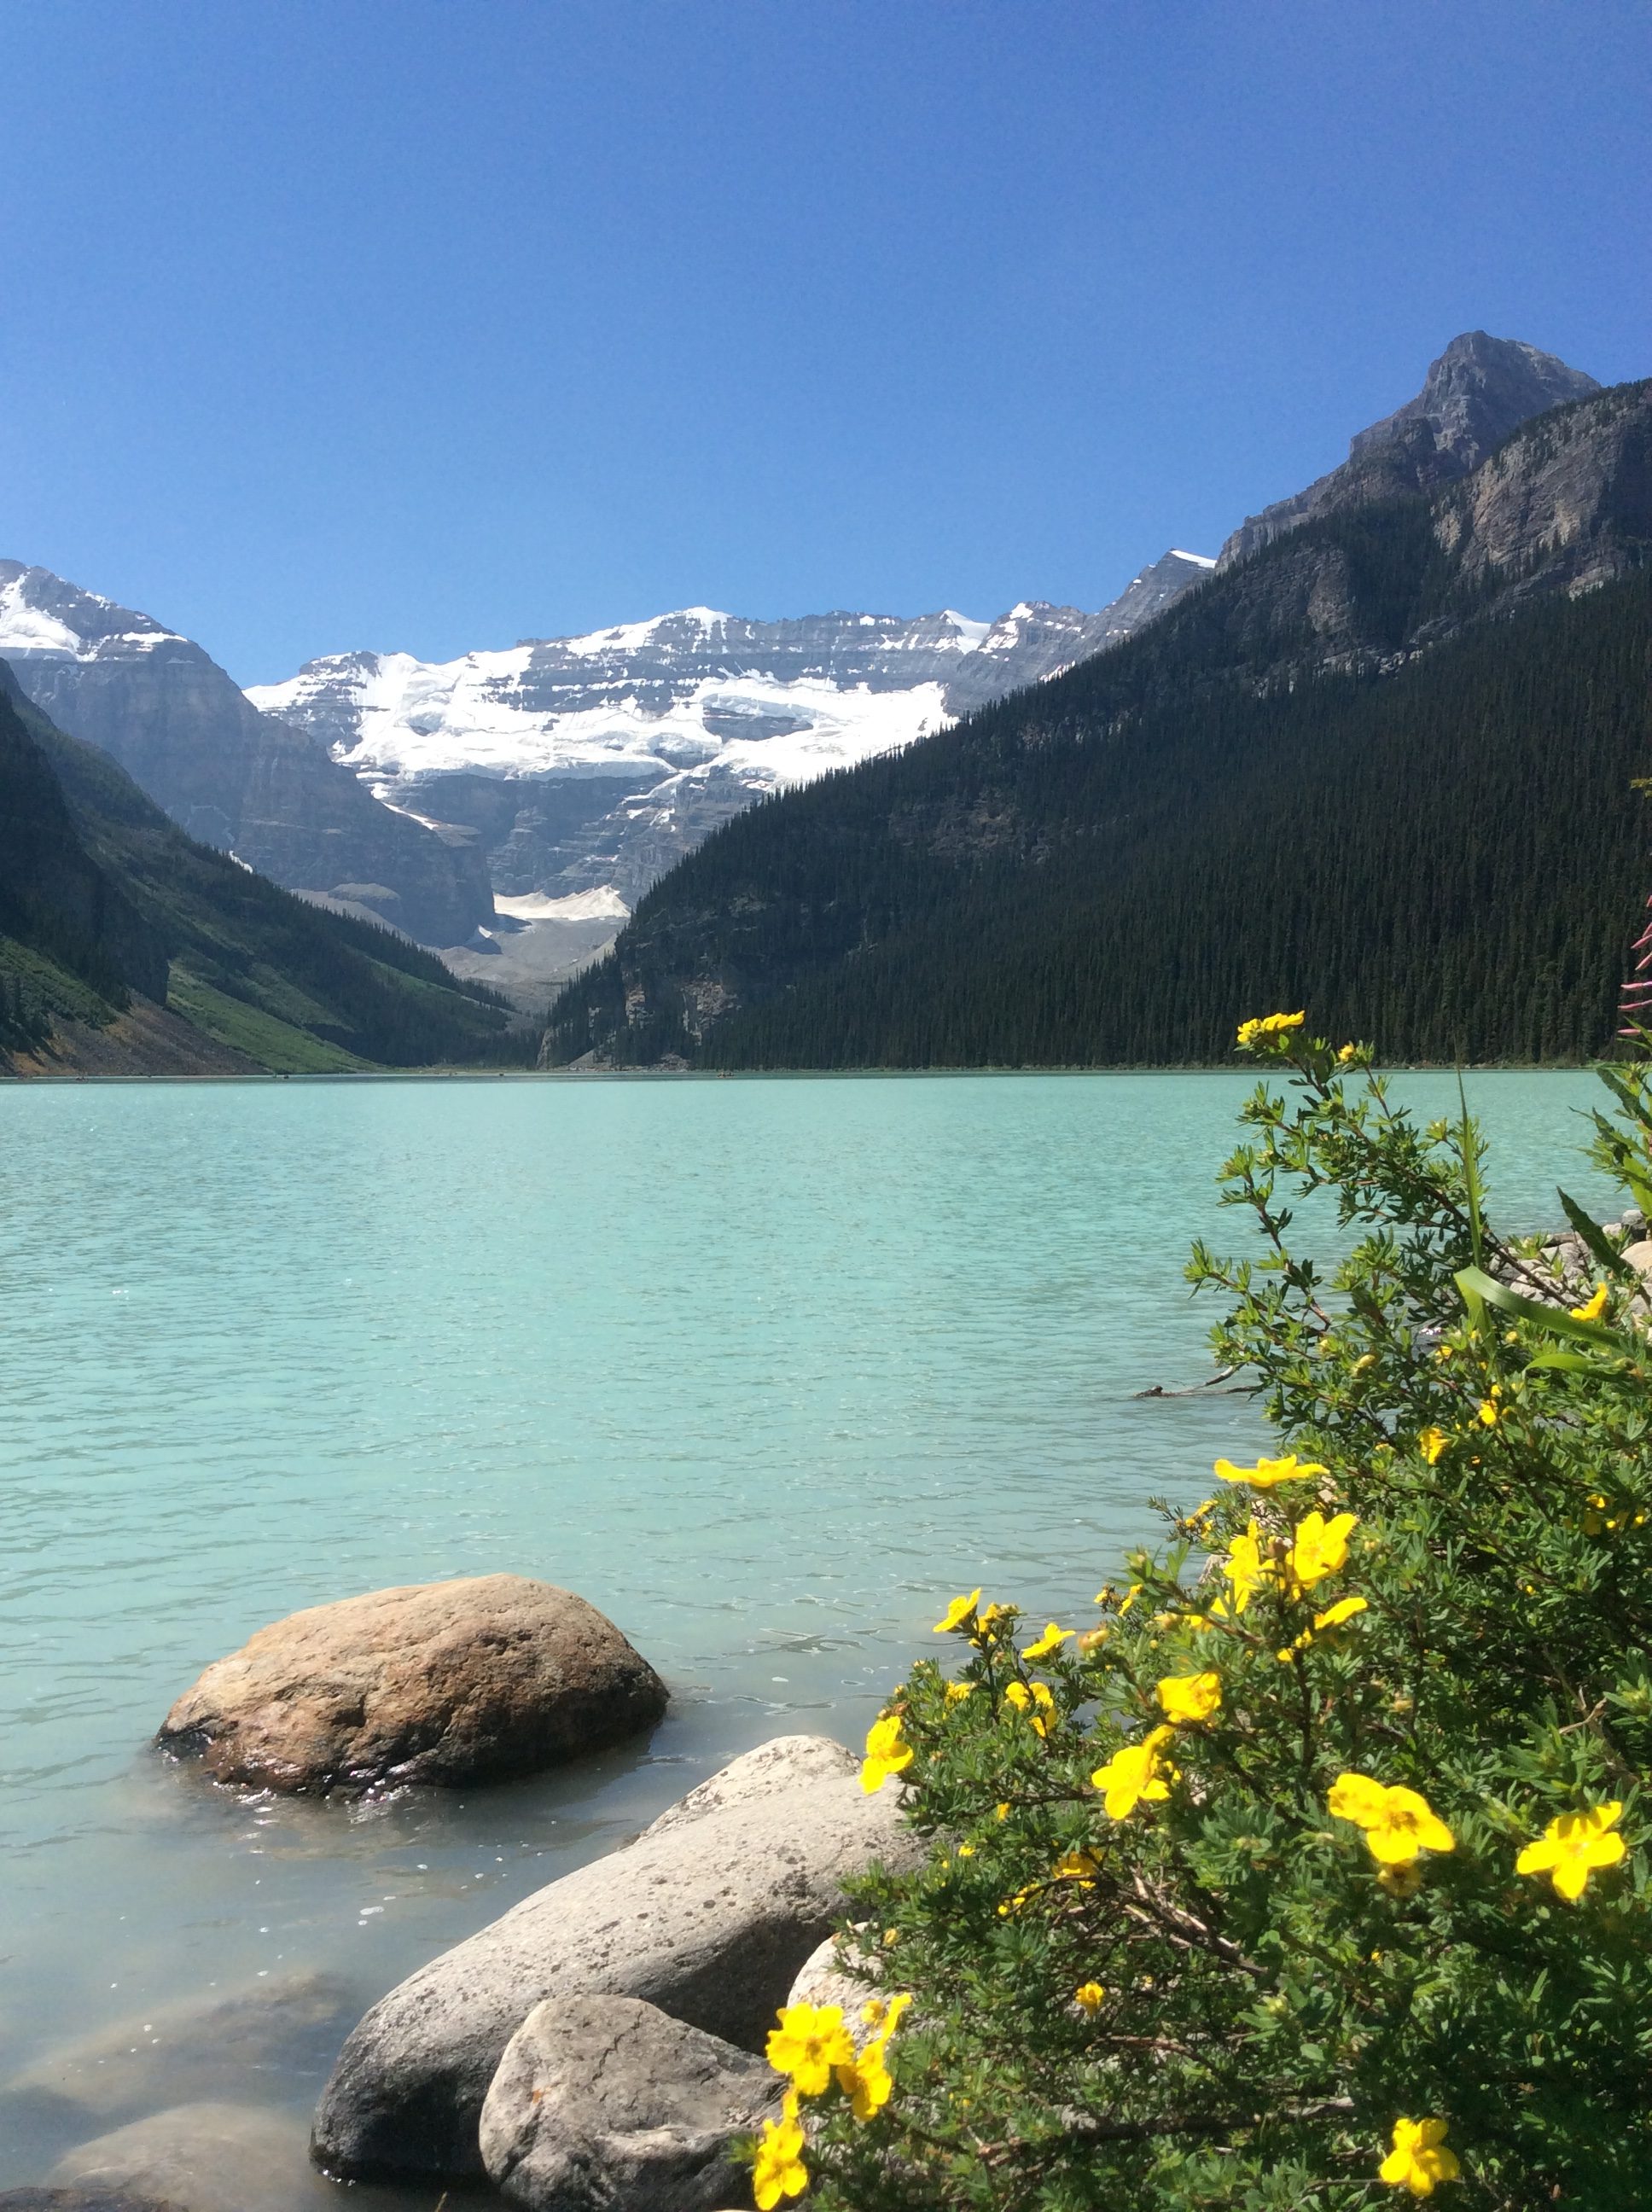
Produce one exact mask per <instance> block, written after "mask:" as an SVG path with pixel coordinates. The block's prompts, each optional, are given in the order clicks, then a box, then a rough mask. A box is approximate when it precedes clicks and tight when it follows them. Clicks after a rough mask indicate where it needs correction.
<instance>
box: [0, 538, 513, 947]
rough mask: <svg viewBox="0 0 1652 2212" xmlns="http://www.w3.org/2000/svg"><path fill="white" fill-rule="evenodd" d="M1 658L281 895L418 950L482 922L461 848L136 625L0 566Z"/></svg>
mask: <svg viewBox="0 0 1652 2212" xmlns="http://www.w3.org/2000/svg"><path fill="white" fill-rule="evenodd" d="M0 655H3V656H4V658H5V659H6V660H7V661H8V662H9V664H10V666H11V668H12V670H13V672H14V673H15V677H16V678H17V681H18V683H19V684H21V687H22V689H23V690H24V692H25V693H26V695H27V696H28V698H29V699H30V700H32V701H33V703H34V704H35V705H36V706H37V707H39V708H40V709H41V710H42V712H43V713H45V714H48V715H50V716H51V718H52V720H53V721H54V722H55V723H56V724H57V725H58V727H59V728H60V729H63V730H66V731H67V732H69V733H70V736H72V737H77V738H83V739H84V740H85V741H86V742H87V743H88V744H94V745H97V746H99V747H100V748H101V750H103V751H105V752H106V753H109V754H111V755H112V757H114V759H116V760H117V761H118V762H119V763H120V764H121V766H122V767H123V768H124V769H125V770H126V771H127V773H128V775H131V777H132V779H133V781H135V782H136V783H137V785H138V786H139V787H140V788H141V789H142V790H143V791H145V792H147V793H149V797H150V798H152V799H154V800H155V802H156V804H157V805H160V806H161V807H163V808H164V809H165V811H167V813H168V814H169V815H170V816H171V817H172V818H173V821H174V822H176V823H178V824H179V827H180V828H181V829H186V830H187V831H188V832H189V834H190V836H192V837H194V838H196V839H197V840H198V841H199V842H201V843H203V844H207V845H216V847H218V848H219V849H220V850H221V851H225V852H232V853H234V855H235V856H236V858H237V859H238V860H244V861H246V864H247V866H249V867H253V868H256V869H258V871H259V872H260V873H261V874H264V875H266V876H269V877H270V878H272V879H273V880H274V881H275V882H276V883H278V884H283V885H284V886H285V887H286V888H287V889H288V890H304V891H314V892H325V893H333V894H337V895H338V896H341V897H343V898H345V899H347V900H348V901H349V902H351V903H352V904H353V905H354V906H355V907H356V908H360V909H365V910H370V911H371V912H372V913H373V914H374V915H376V916H377V917H378V918H379V919H380V920H382V921H386V922H389V923H391V924H392V926H393V927H396V928H398V929H400V930H402V931H404V933H406V934H407V935H408V936H410V937H413V938H416V939H419V940H420V941H421V942H422V943H424V944H428V945H458V944H461V943H463V942H464V941H465V939H468V938H470V937H471V935H472V933H474V932H475V930H476V929H477V927H478V925H480V924H483V923H485V922H487V921H490V920H491V919H492V916H493V900H492V896H491V892H490V890H489V884H488V878H487V871H486V868H485V866H484V864H483V855H482V854H481V852H480V850H479V849H478V847H477V839H476V838H475V836H474V835H468V836H467V835H466V834H465V832H464V831H463V830H459V831H440V830H436V829H430V828H428V827H427V826H426V825H425V824H423V823H420V822H417V821H415V820H413V819H411V818H410V817H408V816H406V815H403V814H397V813H394V812H392V811H391V810H390V809H389V808H388V807H386V806H384V805H380V802H379V801H378V800H377V799H374V796H373V794H372V793H370V792H368V791H367V790H365V789H364V788H363V787H362V786H361V782H360V781H359V780H358V779H357V778H356V777H355V776H353V775H350V774H349V772H348V771H347V770H345V769H340V768H339V767H337V765H336V763H334V762H333V761H331V759H330V758H329V757H328V756H327V754H326V753H325V751H324V750H322V749H321V748H320V747H319V746H318V745H316V744H314V743H313V740H312V739H311V738H309V737H307V735H306V734H305V732H302V731H301V730H295V729H293V728H290V727H289V726H287V725H286V724H284V723H282V722H279V721H276V720H273V719H272V718H271V717H270V716H269V715H267V714H260V713H258V710H257V708H254V707H253V706H252V704H251V703H250V702H248V700H247V699H246V696H245V695H244V694H243V693H242V692H241V691H240V690H239V689H238V688H237V686H236V684H235V683H234V680H233V678H230V677H229V676H228V675H227V674H226V673H225V671H223V670H222V668H220V667H219V666H218V665H217V663H216V661H214V660H212V659H210V658H209V656H208V655H207V654H206V653H203V651H202V649H201V647H199V646H198V645H195V644H192V643H191V641H190V640H189V639H188V638H185V637H180V636H179V635H177V633H176V632H175V631H172V630H168V629H163V628H162V626H161V624H160V623H157V622H155V621H153V620H152V619H151V618H150V617H149V616H148V615H143V614H139V613H137V612H136V611H134V610H133V609H131V608H130V607H122V606H118V605H115V604H114V603H113V602H112V600H109V599H102V598H100V597H99V596H98V595H97V594H96V593H95V592H86V591H82V590H81V589H80V587H79V586H76V585H74V584H70V583H66V582H65V581H64V579H63V578H62V577H60V576H56V575H53V574H52V572H51V571H50V570H49V569H46V568H25V567H23V566H22V564H21V562H15V561H0Z"/></svg>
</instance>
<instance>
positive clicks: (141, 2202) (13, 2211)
mask: <svg viewBox="0 0 1652 2212" xmlns="http://www.w3.org/2000/svg"><path fill="white" fill-rule="evenodd" d="M0 2212H183V2208H182V2207H181V2206H179V2205H176V2204H167V2203H162V2202H161V2199H160V2198H159V2197H134V2196H133V2195H132V2194H131V2191H128V2190H125V2189H0Z"/></svg>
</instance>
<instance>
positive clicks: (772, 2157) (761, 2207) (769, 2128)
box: [751, 2114, 809, 2212]
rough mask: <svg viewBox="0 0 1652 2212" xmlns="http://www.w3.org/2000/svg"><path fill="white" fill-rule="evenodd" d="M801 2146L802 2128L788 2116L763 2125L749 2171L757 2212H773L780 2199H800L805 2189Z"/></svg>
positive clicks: (807, 2179) (805, 2167)
mask: <svg viewBox="0 0 1652 2212" xmlns="http://www.w3.org/2000/svg"><path fill="white" fill-rule="evenodd" d="M803 2145H804V2135H803V2129H802V2127H801V2125H800V2124H799V2122H798V2121H797V2120H796V2119H795V2118H793V2117H792V2116H791V2115H790V2114H788V2115H787V2118H785V2119H783V2120H765V2121H764V2122H763V2131H762V2142H760V2143H759V2144H758V2145H757V2155H756V2160H754V2161H753V2164H752V2168H751V2191H752V2195H753V2196H754V2197H756V2202H757V2212H774V2207H775V2205H777V2204H778V2203H780V2199H781V2197H801V2196H802V2194H803V2192H804V2191H805V2189H806V2188H807V2187H808V2186H809V2169H808V2167H807V2166H805V2164H804V2162H803Z"/></svg>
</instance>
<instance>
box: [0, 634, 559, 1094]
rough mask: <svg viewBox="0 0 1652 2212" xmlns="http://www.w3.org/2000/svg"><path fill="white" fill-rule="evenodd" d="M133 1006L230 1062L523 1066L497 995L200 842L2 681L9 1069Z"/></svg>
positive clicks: (2, 889) (0, 977) (293, 1068)
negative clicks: (165, 1019)
mask: <svg viewBox="0 0 1652 2212" xmlns="http://www.w3.org/2000/svg"><path fill="white" fill-rule="evenodd" d="M134 994H137V997H138V998H139V999H140V1000H149V1001H151V1002H154V1003H155V1004H157V1005H158V1004H161V1002H164V1004H165V1006H166V1007H167V1009H168V1010H169V1011H170V1012H171V1013H172V1014H173V1016H176V1017H179V1018H181V1019H182V1021H183V1022H185V1023H186V1024H189V1025H190V1026H191V1028H192V1029H193V1030H195V1031H197V1032H198V1033H199V1035H200V1036H202V1037H203V1038H204V1039H206V1040H209V1041H210V1042H212V1043H213V1044H214V1045H216V1047H217V1048H218V1050H217V1052H216V1055H215V1056H213V1057H212V1058H211V1059H210V1060H209V1061H208V1063H207V1064H208V1065H210V1066H233V1065H234V1064H236V1063H237V1061H239V1063H240V1065H243V1066H246V1067H247V1068H248V1069H254V1068H259V1067H264V1068H271V1069H277V1070H281V1071H283V1072H307V1071H313V1072H319V1071H323V1070H327V1069H343V1068H349V1067H358V1066H425V1065H429V1064H432V1063H435V1062H440V1061H476V1060H487V1061H492V1060H516V1061H518V1062H519V1060H520V1059H521V1057H522V1051H521V1048H520V1046H519V1042H518V1041H517V1040H516V1039H514V1038H513V1037H512V1036H510V1034H509V1017H508V1014H507V1010H506V1009H505V1008H504V1007H503V1006H502V1005H501V1003H500V1002H499V1001H498V1000H495V998H494V996H493V994H491V993H489V992H486V991H483V990H482V989H481V988H480V987H477V986H473V985H465V984H461V983H459V981H457V980H456V979H455V978H454V977H453V976H452V975H450V974H449V973H448V971H447V970H446V969H445V968H443V967H442V965H441V963H440V961H438V960H437V959H436V958H435V957H434V956H433V955H431V954H429V953H427V952H424V951H422V950H421V949H420V948H419V947H418V946H416V945H411V944H410V943H408V942H407V941H406V940H405V939H401V938H398V937H396V936H394V935H393V934H392V933H391V932H389V931H387V930H382V929H377V928H374V927H373V926H372V925H371V924H367V923H362V922H359V921H350V920H349V919H347V918H345V917H343V916H341V915H333V914H329V913H326V912H325V911H323V910H322V909H321V908H317V907H314V906H311V905H308V904H307V903H306V902H304V901H303V900H301V899H298V898H295V897H294V896H292V895H291V894H290V893H288V892H287V891H283V890H280V889H278V888H277V887H276V885H275V884H272V883H270V882H269V881H268V880H267V879H266V878H264V877H262V876H259V875H256V874H254V873H253V872H252V870H251V869H249V868H246V867H243V866H240V864H239V863H238V862H236V861H235V860H232V859H230V858H229V856H228V854H223V853H220V852H218V851H216V849H214V848H211V847H209V846H204V845H198V844H197V843H195V842H194V841H193V840H192V839H191V838H189V837H186V836H185V835H184V833H183V832H182V831H181V830H180V829H178V828H177V827H176V826H175V825H174V824H173V823H172V822H170V821H169V820H168V819H167V817H166V816H165V815H164V814H163V813H161V810H160V809H159V808H158V807H157V806H155V805H153V804H152V803H151V802H150V801H149V799H146V798H145V797H144V796H143V793H142V792H140V791H139V790H138V788H137V785H136V784H135V783H133V782H132V781H131V778H130V777H129V776H128V775H126V773H125V770H124V769H121V768H119V767H118V766H117V764H116V763H114V762H113V761H112V760H111V759H110V758H109V757H108V756H107V755H106V754H104V753H102V752H100V751H99V750H98V749H97V748H96V747H95V746H93V745H87V744H81V743H80V742H79V740H77V739H76V738H67V737H65V736H64V734H63V732H61V731H59V730H57V729H55V728H54V727H53V726H52V724H51V723H50V722H49V721H48V720H46V717H45V716H44V715H43V714H40V713H39V711H38V710H37V709H36V708H33V707H31V706H30V705H29V704H28V703H27V701H26V700H25V699H23V697H22V696H21V693H20V691H19V690H17V688H16V687H15V684H11V682H10V680H9V675H8V674H7V672H6V671H4V669H3V667H0V1064H3V1061H4V1060H5V1059H6V1058H7V1057H9V1056H15V1055H17V1054H26V1055H27V1054H36V1055H38V1054H39V1053H40V1052H41V1050H42V1048H44V1050H45V1053H46V1057H47V1060H49V1059H50V1054H51V1051H52V1041H53V1038H54V1036H60V1035H61V1034H63V1032H64V1025H65V1024H78V1025H80V1026H81V1027H82V1028H83V1029H87V1030H92V1031H97V1030H102V1029H104V1028H106V1027H107V1026H108V1025H110V1024H112V1023H113V1022H114V1021H115V1019H116V1018H117V1017H118V1016H121V1015H124V1014H125V1012H126V1011H127V1010H128V1008H129V1007H131V1005H132V1003H133V999H134Z"/></svg>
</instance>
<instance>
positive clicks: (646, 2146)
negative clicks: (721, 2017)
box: [480, 1996, 780, 2212]
mask: <svg viewBox="0 0 1652 2212" xmlns="http://www.w3.org/2000/svg"><path fill="white" fill-rule="evenodd" d="M779 2105H780V2083H779V2081H777V2079H776V2077H775V2075H774V2073H773V2072H772V2070H771V2069H769V2067H768V2066H767V2065H766V2064H765V2063H764V2062H763V2061H762V2059H761V2058H756V2057H752V2056H751V2054H750V2052H747V2051H739V2050H737V2049H736V2048H735V2046H734V2045H732V2044H731V2043H724V2042H722V2041H721V2040H720V2039H719V2038H718V2037H716V2036H714V2035H707V2034H705V2033H702V2032H701V2030H700V2029H699V2028H697V2027H685V2026H684V2025H683V2022H682V2021H678V2020H671V2019H669V2018H668V2017H667V2016H666V2015H665V2013H663V2012H660V2011H659V2009H658V2008H656V2007H655V2006H653V2005H651V2004H643V2003H641V2002H638V2000H637V1999H636V1998H635V1997H612V1996H575V1997H559V1998H555V1999H553V2000H551V2001H550V2002H548V2003H545V2004H539V2005H536V2006H535V2007H534V2008H533V2010H532V2011H531V2013H530V2014H529V2015H528V2016H527V2018H526V2019H525V2021H523V2023H522V2025H521V2027H519V2028H518V2029H517V2031H516V2033H515V2034H514V2035H513V2037H512V2038H511V2039H510V2041H509V2043H508V2044H507V2045H506V2046H505V2055H504V2057H502V2058H501V2060H500V2062H499V2070H498V2072H497V2073H496V2074H495V2075H494V2078H493V2082H492V2085H491V2087H489V2091H488V2096H487V2101H486V2103H485V2104H484V2105H483V2108H482V2124H481V2130H480V2141H481V2148H482V2160H483V2165H484V2166H486V2167H487V2169H488V2174H489V2179H490V2180H492V2181H493V2182H494V2183H495V2185H496V2186H497V2187H498V2188H500V2189H501V2190H502V2191H503V2192H504V2194H505V2195H506V2197H508V2198H509V2200H510V2201H511V2203H513V2204H519V2205H522V2206H524V2207H525V2209H526V2212H715V2208H716V2207H717V2206H718V2205H719V2204H720V2203H723V2202H724V2201H726V2200H729V2199H732V2198H734V2197H738V2195H740V2194H741V2192H742V2191H743V2189H744V2187H746V2186H748V2185H749V2184H748V2181H747V2177H746V2175H745V2172H744V2168H743V2167H742V2166H740V2165H739V2164H738V2162H737V2161H736V2160H735V2159H734V2158H733V2156H732V2148H733V2145H734V2142H735V2140H736V2138H737V2137H738V2136H742V2135H750V2134H751V2133H753V2132H754V2131H755V2130H756V2127H757V2125H758V2123H759V2121H760V2120H761V2119H762V2118H763V2116H764V2115H765V2113H768V2115H769V2116H771V2117H772V2116H773V2115H774V2113H775V2112H778V2109H779Z"/></svg>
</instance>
